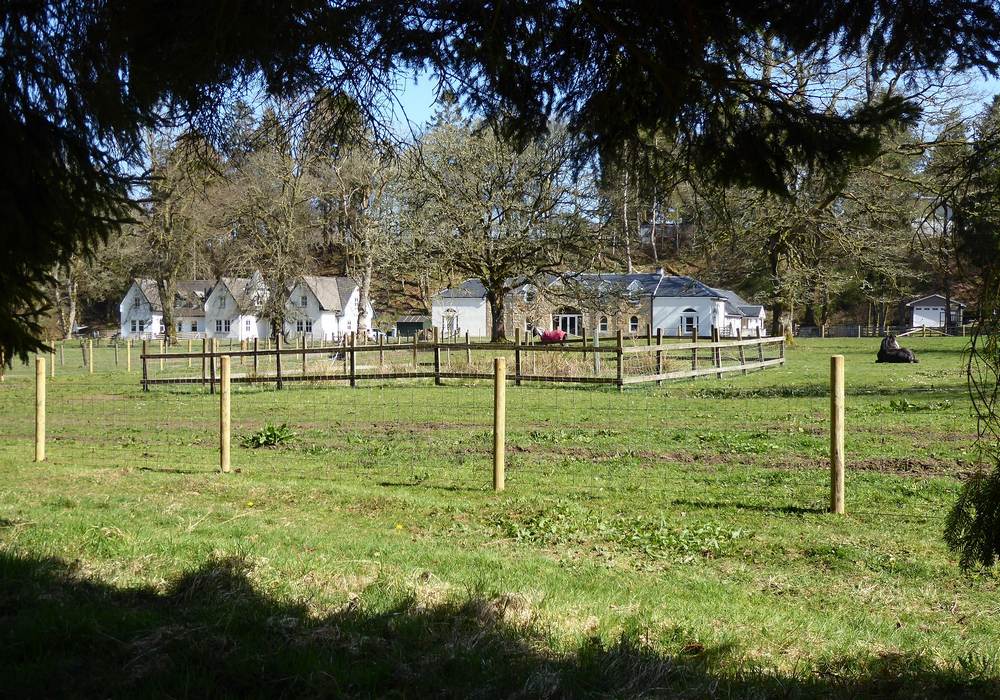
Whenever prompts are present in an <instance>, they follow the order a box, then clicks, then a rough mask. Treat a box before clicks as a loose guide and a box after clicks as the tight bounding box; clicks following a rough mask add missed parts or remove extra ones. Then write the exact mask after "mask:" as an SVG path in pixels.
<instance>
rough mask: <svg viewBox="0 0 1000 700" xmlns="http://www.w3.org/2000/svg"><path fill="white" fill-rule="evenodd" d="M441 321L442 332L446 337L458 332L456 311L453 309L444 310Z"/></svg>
mask: <svg viewBox="0 0 1000 700" xmlns="http://www.w3.org/2000/svg"><path fill="white" fill-rule="evenodd" d="M442 320H443V321H444V328H443V329H442V330H443V331H444V334H445V335H446V336H449V335H453V334H455V333H456V332H458V311H456V310H455V309H445V310H444V315H443V316H442Z"/></svg>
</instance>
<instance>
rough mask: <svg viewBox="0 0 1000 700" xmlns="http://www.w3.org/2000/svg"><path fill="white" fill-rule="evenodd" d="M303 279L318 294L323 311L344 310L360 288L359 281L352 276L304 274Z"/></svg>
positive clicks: (317, 298) (317, 297)
mask: <svg viewBox="0 0 1000 700" xmlns="http://www.w3.org/2000/svg"><path fill="white" fill-rule="evenodd" d="M301 280H302V282H303V284H305V285H306V286H307V287H309V290H310V291H311V292H312V293H313V294H314V295H315V296H316V300H317V301H318V302H319V308H320V309H322V310H323V311H343V310H344V306H345V305H346V304H347V300H348V299H350V298H351V294H353V293H354V290H355V289H357V288H358V283H357V282H355V281H354V280H352V279H351V278H350V277H317V276H314V275H302V277H301Z"/></svg>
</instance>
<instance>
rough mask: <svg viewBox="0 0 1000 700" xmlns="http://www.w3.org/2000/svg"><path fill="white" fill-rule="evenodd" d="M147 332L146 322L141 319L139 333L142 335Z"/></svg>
mask: <svg viewBox="0 0 1000 700" xmlns="http://www.w3.org/2000/svg"><path fill="white" fill-rule="evenodd" d="M145 330H146V322H145V321H144V320H142V319H141V318H140V319H139V332H140V333H142V332H143V331H145Z"/></svg>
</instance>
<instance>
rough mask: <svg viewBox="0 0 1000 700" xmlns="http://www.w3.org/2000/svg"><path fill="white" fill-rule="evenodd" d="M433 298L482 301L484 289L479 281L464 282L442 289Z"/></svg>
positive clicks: (484, 294)
mask: <svg viewBox="0 0 1000 700" xmlns="http://www.w3.org/2000/svg"><path fill="white" fill-rule="evenodd" d="M434 296H437V297H441V298H442V299H482V298H484V297H485V296H486V287H484V286H483V283H482V282H480V281H479V280H465V281H464V282H462V283H461V284H460V285H458V286H457V287H449V288H448V289H442V290H441V291H440V292H438V293H437V294H435V295H434Z"/></svg>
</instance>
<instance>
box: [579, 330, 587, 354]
mask: <svg viewBox="0 0 1000 700" xmlns="http://www.w3.org/2000/svg"><path fill="white" fill-rule="evenodd" d="M580 337H581V338H583V342H582V343H581V345H582V346H583V359H584V361H586V360H587V329H586V328H581V329H580Z"/></svg>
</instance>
